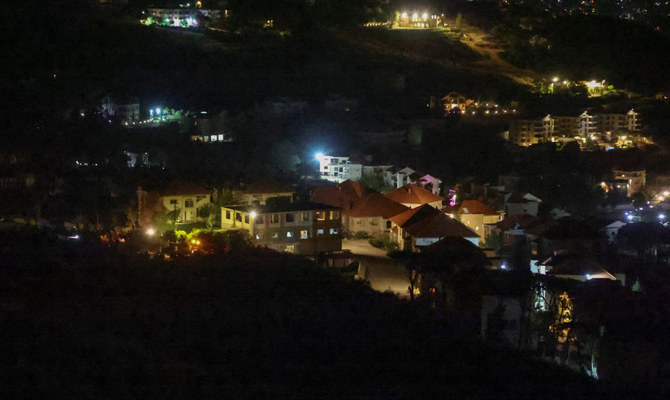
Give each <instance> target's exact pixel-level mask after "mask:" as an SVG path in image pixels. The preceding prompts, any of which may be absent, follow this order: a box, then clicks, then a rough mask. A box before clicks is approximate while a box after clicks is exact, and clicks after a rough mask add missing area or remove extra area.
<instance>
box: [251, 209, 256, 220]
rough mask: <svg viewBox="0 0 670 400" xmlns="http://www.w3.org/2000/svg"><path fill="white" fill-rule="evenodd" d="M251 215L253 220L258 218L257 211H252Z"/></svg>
mask: <svg viewBox="0 0 670 400" xmlns="http://www.w3.org/2000/svg"><path fill="white" fill-rule="evenodd" d="M249 215H250V216H251V219H254V218H256V211H252V212H251V213H249Z"/></svg>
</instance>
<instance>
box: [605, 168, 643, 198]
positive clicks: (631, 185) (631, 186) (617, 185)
mask: <svg viewBox="0 0 670 400" xmlns="http://www.w3.org/2000/svg"><path fill="white" fill-rule="evenodd" d="M612 173H613V174H614V182H613V185H612V186H613V187H614V189H616V190H620V191H625V192H626V196H628V197H631V196H633V194H635V193H640V192H641V191H642V190H643V189H644V188H645V185H646V184H647V171H645V170H643V169H642V170H637V171H624V170H617V169H615V170H613V171H612Z"/></svg>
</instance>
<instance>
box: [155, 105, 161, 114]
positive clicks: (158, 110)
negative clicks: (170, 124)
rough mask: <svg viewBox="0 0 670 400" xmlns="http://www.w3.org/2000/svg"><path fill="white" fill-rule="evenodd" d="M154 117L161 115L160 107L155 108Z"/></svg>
mask: <svg viewBox="0 0 670 400" xmlns="http://www.w3.org/2000/svg"><path fill="white" fill-rule="evenodd" d="M156 115H161V109H160V107H156Z"/></svg>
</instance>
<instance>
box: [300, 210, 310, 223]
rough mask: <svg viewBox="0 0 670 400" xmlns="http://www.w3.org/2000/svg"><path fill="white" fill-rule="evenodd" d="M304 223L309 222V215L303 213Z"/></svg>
mask: <svg viewBox="0 0 670 400" xmlns="http://www.w3.org/2000/svg"><path fill="white" fill-rule="evenodd" d="M302 221H303V222H305V221H309V213H308V212H303V213H302Z"/></svg>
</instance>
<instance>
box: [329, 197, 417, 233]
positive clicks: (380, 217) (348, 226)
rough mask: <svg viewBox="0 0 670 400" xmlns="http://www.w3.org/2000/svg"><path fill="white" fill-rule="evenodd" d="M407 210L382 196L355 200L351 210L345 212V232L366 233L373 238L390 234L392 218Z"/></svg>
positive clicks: (343, 216)
mask: <svg viewBox="0 0 670 400" xmlns="http://www.w3.org/2000/svg"><path fill="white" fill-rule="evenodd" d="M407 209H408V208H407V207H405V206H403V205H402V204H400V203H398V202H396V201H393V200H391V199H389V198H388V197H386V196H384V195H382V194H379V193H372V194H368V195H366V196H364V197H361V198H360V199H358V200H355V201H354V202H353V204H352V206H351V207H350V208H349V209H347V210H346V211H343V215H342V221H343V226H344V230H345V231H347V232H351V233H356V232H365V233H367V234H368V235H370V236H373V237H378V236H381V235H384V234H389V233H390V231H391V225H392V223H391V217H393V216H394V215H398V214H400V213H402V212H404V211H407Z"/></svg>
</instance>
